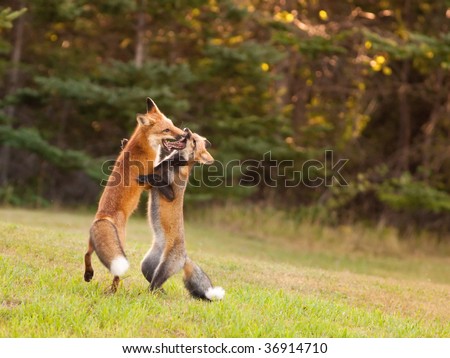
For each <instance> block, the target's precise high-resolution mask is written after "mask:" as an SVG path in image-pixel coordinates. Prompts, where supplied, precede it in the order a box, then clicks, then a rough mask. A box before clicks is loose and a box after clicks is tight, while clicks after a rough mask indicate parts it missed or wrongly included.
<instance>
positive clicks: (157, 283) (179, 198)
mask: <svg viewBox="0 0 450 358" xmlns="http://www.w3.org/2000/svg"><path fill="white" fill-rule="evenodd" d="M186 132H187V134H186V136H185V139H184V140H185V141H186V146H185V148H184V149H180V150H177V151H175V152H172V153H171V154H169V155H168V156H167V157H166V158H165V159H163V160H162V161H161V163H160V164H158V165H157V166H156V167H155V169H154V173H153V174H149V175H146V176H140V177H139V182H141V183H148V184H150V185H152V188H151V195H149V204H148V214H149V220H150V221H151V224H152V228H153V244H152V247H151V248H150V250H149V251H148V252H147V254H146V255H145V257H144V259H143V260H142V262H141V270H142V273H143V275H144V276H145V278H146V279H147V281H149V282H150V289H151V290H152V291H153V290H157V289H159V288H160V287H161V286H162V285H163V284H164V282H165V281H166V280H167V279H168V278H169V277H171V276H173V275H174V274H176V273H177V272H178V271H179V270H181V269H183V271H184V284H185V287H186V288H187V290H188V291H189V292H190V294H191V295H192V296H194V297H196V298H201V299H205V300H213V299H222V298H223V296H224V294H225V291H224V290H223V289H222V288H221V287H213V285H212V283H211V280H210V279H209V277H208V276H207V275H206V273H205V272H204V271H203V270H202V269H201V268H200V267H199V266H198V265H197V264H196V263H194V262H193V261H192V260H191V259H190V258H189V257H187V254H186V248H185V237H184V223H183V199H184V192H185V190H186V185H187V182H188V180H189V174H190V171H191V169H192V167H193V166H194V164H195V163H196V162H199V163H202V164H211V163H212V162H213V161H214V158H213V157H212V156H211V154H209V152H208V151H207V150H206V146H207V145H208V144H209V142H208V141H207V140H206V139H205V138H203V137H200V136H199V135H197V134H195V133H192V132H190V131H189V130H186ZM158 159H159V158H158ZM170 185H171V186H170Z"/></svg>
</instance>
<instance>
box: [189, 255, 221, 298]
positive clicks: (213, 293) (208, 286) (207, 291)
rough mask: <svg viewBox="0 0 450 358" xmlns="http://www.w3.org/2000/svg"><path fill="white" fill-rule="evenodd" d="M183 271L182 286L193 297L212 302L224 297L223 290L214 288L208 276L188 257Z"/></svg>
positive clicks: (217, 287)
mask: <svg viewBox="0 0 450 358" xmlns="http://www.w3.org/2000/svg"><path fill="white" fill-rule="evenodd" d="M183 270H184V277H183V281H184V286H185V287H186V289H187V290H188V291H189V293H190V294H191V295H192V296H193V297H195V298H199V299H203V300H208V301H214V300H221V299H222V298H223V297H224V296H225V290H224V289H223V288H222V287H219V286H215V287H214V286H213V285H212V283H211V280H210V279H209V277H208V275H207V274H206V273H205V272H204V271H203V270H202V269H201V268H200V267H199V266H198V265H197V264H196V263H195V262H193V261H192V260H191V259H190V258H189V257H187V258H186V263H185V264H184V267H183Z"/></svg>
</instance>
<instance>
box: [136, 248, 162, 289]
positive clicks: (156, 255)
mask: <svg viewBox="0 0 450 358" xmlns="http://www.w3.org/2000/svg"><path fill="white" fill-rule="evenodd" d="M163 249H164V248H163V247H161V246H159V245H157V244H154V245H153V246H152V248H151V249H150V251H149V252H148V253H147V254H146V255H145V257H144V259H143V260H142V262H141V271H142V274H143V275H144V277H145V278H146V279H147V281H148V282H149V283H151V282H152V278H153V275H154V274H155V271H156V268H157V267H158V265H159V262H160V261H161V256H162V253H163Z"/></svg>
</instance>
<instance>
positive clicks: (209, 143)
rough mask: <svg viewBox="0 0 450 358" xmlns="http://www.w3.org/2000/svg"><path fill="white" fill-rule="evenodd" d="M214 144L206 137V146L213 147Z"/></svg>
mask: <svg viewBox="0 0 450 358" xmlns="http://www.w3.org/2000/svg"><path fill="white" fill-rule="evenodd" d="M211 146H212V144H211V142H210V141H209V140H208V139H206V138H205V148H211Z"/></svg>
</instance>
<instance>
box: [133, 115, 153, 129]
mask: <svg viewBox="0 0 450 358" xmlns="http://www.w3.org/2000/svg"><path fill="white" fill-rule="evenodd" d="M136 120H137V122H138V123H139V124H140V125H141V126H152V125H153V124H155V120H154V119H153V118H151V117H150V116H147V115H145V114H140V113H138V114H137V115H136Z"/></svg>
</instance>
